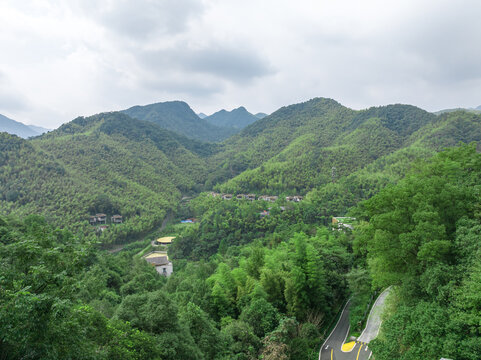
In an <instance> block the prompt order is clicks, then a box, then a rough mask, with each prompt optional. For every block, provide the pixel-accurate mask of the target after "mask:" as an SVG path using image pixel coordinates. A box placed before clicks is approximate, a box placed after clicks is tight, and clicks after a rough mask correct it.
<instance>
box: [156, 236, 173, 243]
mask: <svg viewBox="0 0 481 360" xmlns="http://www.w3.org/2000/svg"><path fill="white" fill-rule="evenodd" d="M174 239H175V236H164V237H161V238H158V239H157V240H156V241H157V244H172V240H174Z"/></svg>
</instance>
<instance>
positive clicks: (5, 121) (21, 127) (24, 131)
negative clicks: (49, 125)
mask: <svg viewBox="0 0 481 360" xmlns="http://www.w3.org/2000/svg"><path fill="white" fill-rule="evenodd" d="M2 131H4V132H7V133H9V134H14V135H18V136H20V137H22V138H28V137H31V136H37V135H40V134H42V133H44V132H46V131H47V129H44V128H41V127H39V126H34V125H25V124H23V123H21V122H19V121H15V120H12V119H10V118H8V117H6V116H4V115H2V114H0V132H2Z"/></svg>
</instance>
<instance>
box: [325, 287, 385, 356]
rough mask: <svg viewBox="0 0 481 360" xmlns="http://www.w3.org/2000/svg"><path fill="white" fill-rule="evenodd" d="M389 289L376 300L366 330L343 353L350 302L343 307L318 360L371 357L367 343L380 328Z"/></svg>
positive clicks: (347, 329)
mask: <svg viewBox="0 0 481 360" xmlns="http://www.w3.org/2000/svg"><path fill="white" fill-rule="evenodd" d="M390 290H391V288H390V287H389V288H387V289H386V290H384V291H383V292H382V293H381V295H379V297H378V298H377V299H376V302H375V303H374V305H373V307H372V309H371V312H370V313H369V317H368V319H367V323H366V328H365V329H364V331H363V332H362V334H361V336H360V337H359V338H358V341H356V342H355V343H352V344H351V345H353V346H350V347H349V346H346V347H347V348H348V351H347V350H346V349H344V350H346V351H343V349H342V345H343V344H344V343H345V342H346V338H347V336H348V335H349V308H350V306H351V302H350V300H349V301H348V302H347V303H346V305H345V306H344V309H343V310H342V313H341V316H340V318H339V320H338V322H337V324H336V326H335V327H334V330H332V332H331V334H330V335H329V337H328V338H327V339H326V341H325V342H324V344H322V346H321V349H320V350H319V360H367V359H369V358H370V357H371V356H372V352H371V350H370V349H369V342H370V341H371V340H373V339H374V338H376V336H377V334H378V333H379V328H380V327H381V313H382V310H383V307H384V303H385V300H386V297H387V295H388V294H389V291H390Z"/></svg>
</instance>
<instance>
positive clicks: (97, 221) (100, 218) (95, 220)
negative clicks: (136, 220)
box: [89, 213, 123, 232]
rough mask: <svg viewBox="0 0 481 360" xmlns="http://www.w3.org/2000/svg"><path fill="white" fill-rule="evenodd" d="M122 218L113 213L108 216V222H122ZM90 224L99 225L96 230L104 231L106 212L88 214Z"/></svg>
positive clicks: (105, 227)
mask: <svg viewBox="0 0 481 360" xmlns="http://www.w3.org/2000/svg"><path fill="white" fill-rule="evenodd" d="M122 221H123V218H122V215H113V216H112V217H111V218H110V222H111V223H112V224H122ZM89 223H90V225H99V227H98V231H101V232H102V231H104V230H106V229H107V227H108V226H107V215H106V214H102V213H99V214H95V215H94V216H90V218H89Z"/></svg>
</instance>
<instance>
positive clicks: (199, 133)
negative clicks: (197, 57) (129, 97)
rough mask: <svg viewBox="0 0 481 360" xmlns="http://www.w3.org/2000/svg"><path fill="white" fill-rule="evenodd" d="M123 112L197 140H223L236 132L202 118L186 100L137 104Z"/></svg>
mask: <svg viewBox="0 0 481 360" xmlns="http://www.w3.org/2000/svg"><path fill="white" fill-rule="evenodd" d="M121 112H123V113H125V114H127V115H129V116H130V117H132V118H136V119H139V120H145V121H150V122H153V123H156V124H157V125H159V126H160V127H162V128H164V129H167V130H170V131H174V132H177V133H179V134H182V135H185V136H187V137H190V138H193V139H197V140H203V141H214V142H215V141H221V140H223V139H225V138H227V137H229V136H230V135H232V134H233V133H234V130H233V129H229V128H220V127H217V126H215V125H212V124H210V123H209V122H207V121H205V119H201V118H200V117H199V116H197V114H196V113H195V112H194V111H193V110H192V109H191V108H190V106H189V105H188V104H187V103H186V102H184V101H166V102H159V103H154V104H149V105H136V106H133V107H130V108H128V109H125V110H122V111H121Z"/></svg>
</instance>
